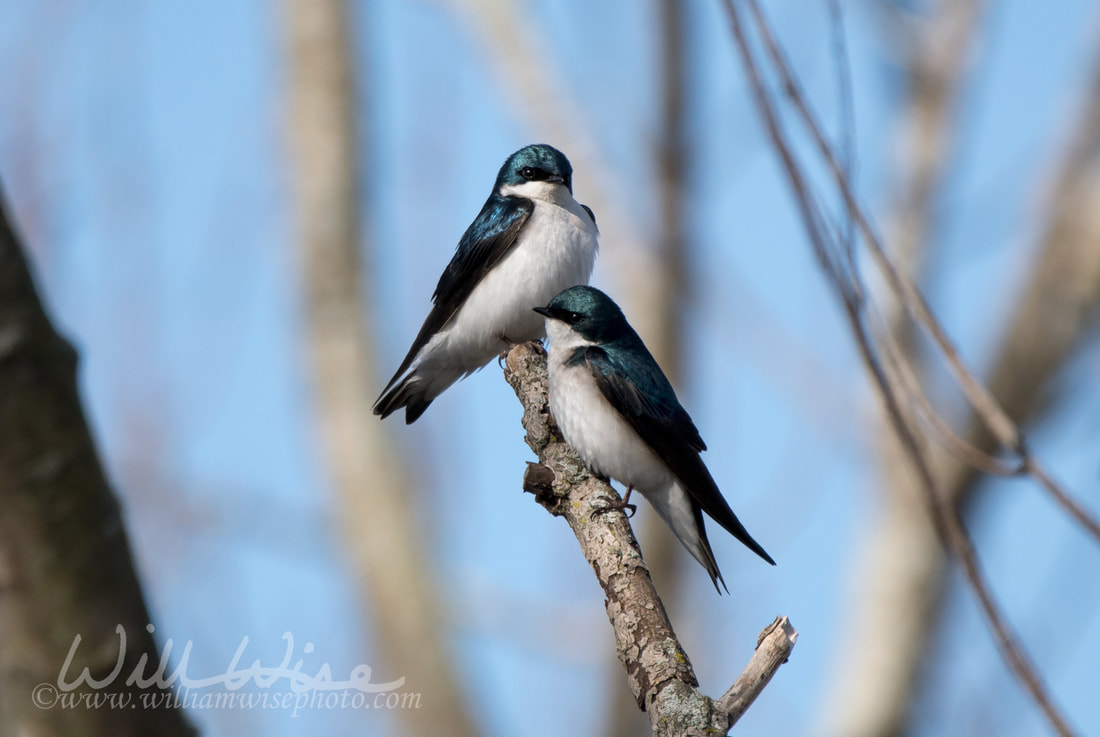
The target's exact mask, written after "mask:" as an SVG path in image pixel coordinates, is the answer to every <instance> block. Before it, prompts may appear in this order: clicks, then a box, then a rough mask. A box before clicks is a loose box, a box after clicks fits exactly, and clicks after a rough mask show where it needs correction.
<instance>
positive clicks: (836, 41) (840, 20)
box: [827, 0, 858, 262]
mask: <svg viewBox="0 0 1100 737" xmlns="http://www.w3.org/2000/svg"><path fill="white" fill-rule="evenodd" d="M827 4H828V6H829V26H830V28H831V29H832V34H831V35H830V43H831V46H832V57H833V66H834V68H835V69H836V85H837V102H838V105H837V107H838V108H839V109H840V124H839V127H840V160H841V162H842V163H843V164H844V172H845V174H847V176H848V181H850V182H852V184H853V185H854V184H855V182H856V170H857V169H858V166H857V162H856V111H855V107H856V105H855V95H854V94H853V93H852V65H851V63H850V62H849V59H848V34H847V33H846V32H845V30H844V12H843V11H842V10H841V7H840V0H828V3H827ZM843 242H844V250H845V251H847V253H848V260H849V261H850V262H854V261H855V250H856V226H855V223H854V222H853V221H852V218H850V217H849V218H846V219H845V222H844V241H843Z"/></svg>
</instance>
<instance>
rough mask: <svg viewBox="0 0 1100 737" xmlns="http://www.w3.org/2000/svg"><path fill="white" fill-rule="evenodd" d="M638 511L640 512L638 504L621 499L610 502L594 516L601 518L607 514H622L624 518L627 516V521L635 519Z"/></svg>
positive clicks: (595, 512) (594, 513)
mask: <svg viewBox="0 0 1100 737" xmlns="http://www.w3.org/2000/svg"><path fill="white" fill-rule="evenodd" d="M624 510H626V511H624ZM627 511H629V512H630V514H627ZM637 511H638V505H637V504H631V503H630V502H628V501H627V500H625V499H620V500H619V501H615V502H608V503H607V504H606V505H605V506H602V507H600V508H599V509H597V510H596V511H594V512H593V513H592V514H593V515H594V516H599V515H601V514H607V513H608V512H622V513H623V516H625V517H626V518H627V519H633V517H634V515H635V513H637Z"/></svg>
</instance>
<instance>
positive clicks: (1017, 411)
mask: <svg viewBox="0 0 1100 737" xmlns="http://www.w3.org/2000/svg"><path fill="white" fill-rule="evenodd" d="M970 4H973V5H976V3H970ZM961 5H966V4H962V3H950V2H946V3H944V6H943V9H942V13H941V15H940V16H939V18H940V20H947V21H948V22H952V21H954V22H959V21H960V20H962V21H963V22H964V23H965V24H967V25H968V26H969V27H970V28H971V29H973V19H974V18H973V17H971V18H970V19H969V20H966V13H965V11H964V9H963V8H960V6H961ZM948 6H950V7H948ZM958 30H959V29H958V28H957V27H956V28H955V29H954V31H952V29H950V28H949V29H943V28H940V27H939V26H938V25H937V22H933V23H932V24H931V26H930V27H929V29H928V34H929V37H930V38H931V37H936V38H937V39H938V41H936V42H933V41H929V43H935V46H934V47H932V48H934V49H937V50H938V51H939V53H940V54H945V53H946V54H948V55H950V49H951V48H952V44H950V43H948V44H945V43H944V39H945V38H947V39H950V38H956V39H958V40H959V41H961V40H962V37H961V36H960V35H959V34H958ZM955 59H956V60H957V61H959V62H961V60H962V55H956V56H955ZM950 67H951V65H950V64H947V65H945V64H943V60H942V59H941V60H940V61H939V62H936V61H933V60H925V61H924V62H921V61H917V62H916V63H915V64H914V75H915V76H925V75H929V74H931V75H932V76H933V80H932V81H928V80H926V81H924V82H923V83H922V82H919V81H915V82H914V92H913V96H912V104H911V108H910V115H909V117H910V122H909V123H908V124H907V125H908V128H909V130H910V131H912V132H916V137H917V138H918V139H923V140H918V141H916V142H915V143H914V144H912V145H910V146H909V147H908V148H907V150H908V151H909V152H910V154H911V155H912V157H913V158H914V162H913V163H912V164H911V165H909V166H907V167H905V171H907V172H908V177H909V185H908V187H907V188H906V191H907V192H908V195H907V196H904V197H903V198H902V199H901V201H900V204H899V207H898V212H899V215H898V216H897V217H896V218H895V222H896V223H897V224H898V227H897V233H896V240H897V242H898V243H900V244H901V245H902V249H903V254H904V253H905V252H906V251H908V252H910V254H914V253H915V252H917V251H920V250H921V249H922V247H923V244H924V243H925V242H926V239H927V238H928V234H929V232H930V231H931V229H932V227H933V226H932V225H931V224H930V221H931V220H932V219H933V215H932V212H933V206H932V202H933V200H934V198H935V195H936V192H937V190H938V186H939V182H940V179H941V172H942V168H943V167H944V166H945V162H946V159H945V157H944V152H945V145H946V144H945V133H944V130H943V127H944V126H945V125H946V124H947V123H948V122H949V116H948V115H947V112H948V110H949V107H948V106H945V105H944V104H943V103H944V102H945V100H946V99H947V97H945V95H943V94H942V92H944V91H945V85H949V83H950V82H951V79H952V78H954V79H956V80H957V78H958V75H959V72H958V69H956V71H955V73H954V77H952V74H951V73H950ZM922 70H923V71H922ZM929 70H935V71H934V72H933V71H929ZM956 84H957V82H956ZM935 90H940V92H941V94H933V91H935ZM936 121H939V122H938V123H937V122H936ZM922 130H923V131H925V133H924V134H923V135H921V134H920V133H919V131H922ZM1098 198H1100V59H1098V60H1097V65H1096V67H1095V68H1094V71H1093V80H1092V83H1091V84H1090V89H1089V90H1088V99H1087V101H1086V105H1085V107H1084V109H1083V111H1082V115H1081V117H1080V119H1079V122H1078V127H1077V130H1076V131H1075V132H1074V134H1073V137H1072V140H1071V143H1070V145H1069V147H1068V150H1067V151H1065V152H1064V160H1063V166H1062V168H1061V171H1060V172H1059V173H1058V174H1057V175H1056V177H1055V183H1054V186H1053V189H1052V191H1051V192H1050V193H1049V201H1048V203H1047V210H1046V218H1047V224H1046V226H1045V228H1044V229H1043V232H1042V235H1041V240H1040V242H1039V243H1038V244H1037V247H1036V248H1035V249H1034V251H1035V262H1034V263H1035V265H1034V267H1033V269H1032V270H1031V272H1030V280H1029V281H1028V283H1027V284H1025V285H1024V286H1023V289H1022V290H1021V293H1020V297H1019V298H1018V299H1017V300H1016V302H1015V304H1016V305H1017V308H1016V311H1015V313H1014V314H1013V315H1012V318H1011V320H1010V322H1009V323H1008V325H1007V326H1006V329H1005V332H1004V337H1003V339H1002V341H1001V344H1000V346H999V348H998V349H997V352H996V358H995V360H994V363H993V369H992V371H991V373H990V375H989V378H988V380H987V381H988V386H989V387H990V389H991V391H992V392H993V395H994V396H996V397H997V399H998V400H999V401H1000V402H1001V404H1002V406H1003V407H1004V409H1005V410H1006V411H1007V412H1008V414H1009V415H1010V416H1011V417H1013V418H1014V419H1015V420H1016V421H1017V422H1019V423H1025V422H1029V421H1030V422H1033V421H1035V420H1037V419H1038V418H1039V417H1040V415H1041V413H1042V411H1043V410H1044V405H1043V402H1042V400H1041V397H1043V396H1044V392H1043V389H1044V387H1045V386H1046V385H1047V383H1048V382H1049V381H1050V380H1052V379H1053V378H1054V377H1055V376H1056V375H1057V374H1058V372H1059V371H1060V370H1061V367H1062V366H1063V365H1064V364H1065V362H1066V361H1067V360H1068V359H1069V358H1070V357H1071V356H1072V354H1073V351H1074V348H1075V346H1076V345H1077V343H1078V341H1079V339H1080V338H1081V336H1082V334H1083V332H1084V331H1085V329H1086V327H1088V325H1089V322H1088V320H1087V317H1088V316H1089V314H1090V312H1092V311H1094V310H1095V309H1096V307H1097V305H1098V304H1100V211H1098V209H1097V208H1096V202H1098V201H1100V199H1098ZM904 260H906V261H908V262H909V263H910V265H912V264H915V263H919V262H920V257H919V256H916V255H909V256H907V257H905V258H904ZM894 323H895V335H897V336H898V337H899V340H900V342H901V344H902V346H903V347H904V348H905V349H906V351H907V354H908V358H909V361H910V362H911V364H912V365H913V366H914V367H915V368H916V369H917V371H918V373H924V374H925V375H927V373H928V371H927V367H926V368H925V370H924V371H921V367H920V365H919V359H918V358H917V356H916V350H915V348H914V346H913V341H912V339H911V338H910V335H909V331H910V328H908V327H904V326H903V325H904V323H903V319H902V317H901V316H896V317H895V320H894ZM964 437H966V438H967V440H968V441H969V442H971V443H972V444H974V445H977V446H978V447H980V448H983V449H984V450H986V451H988V452H992V451H994V450H995V448H994V447H993V442H992V439H991V437H990V436H989V435H988V433H987V432H986V431H985V428H984V426H982V425H979V424H978V423H976V422H975V421H974V420H973V419H970V420H969V427H968V429H967V431H966V432H965V433H964ZM883 454H884V456H883V457H884V461H883V468H884V469H885V473H886V475H887V478H886V481H887V487H888V489H889V493H888V494H887V495H886V497H885V499H884V504H885V508H884V510H883V512H882V513H881V515H882V516H881V520H880V522H879V524H878V526H877V528H876V529H875V530H873V531H872V533H871V537H870V539H869V540H867V541H866V543H865V545H864V551H863V552H862V554H861V556H860V559H861V563H860V564H859V566H860V580H861V586H860V590H859V592H858V593H857V600H856V601H855V602H854V603H853V605H852V607H851V611H852V613H853V617H852V620H851V623H850V624H851V632H850V634H849V636H848V638H847V642H848V646H847V647H843V648H842V649H841V652H843V658H844V663H843V664H842V665H841V667H840V668H839V669H838V670H839V672H840V673H841V677H840V678H838V679H837V682H836V685H835V688H834V696H833V697H832V698H830V699H829V700H828V702H829V703H830V704H833V705H834V706H833V707H832V709H831V712H830V713H829V714H828V715H827V719H826V724H827V730H826V733H827V734H829V735H844V736H845V737H892V736H894V735H900V734H904V733H905V732H907V731H908V729H909V720H910V718H911V716H912V715H911V713H910V707H911V704H912V702H913V698H914V694H915V693H916V692H917V687H918V683H919V679H920V676H921V674H922V673H928V672H929V671H930V665H931V663H930V658H931V657H932V656H933V655H934V652H933V649H932V640H933V638H934V636H935V633H936V632H937V631H938V628H939V626H940V623H941V621H942V616H941V615H942V610H943V606H944V601H945V594H946V591H947V585H948V577H949V574H950V570H951V566H950V561H949V560H948V559H947V556H946V555H945V553H944V551H943V548H942V546H941V545H940V543H939V540H938V539H937V537H936V535H935V534H934V533H933V531H932V528H931V527H930V526H929V525H927V524H924V523H923V513H922V510H921V503H920V501H919V498H918V496H917V492H916V489H915V487H914V484H915V483H916V482H915V480H914V479H912V478H910V477H909V475H908V473H905V472H900V471H901V469H905V468H906V466H905V464H904V463H901V462H899V461H898V458H899V452H898V449H897V447H896V445H895V444H892V443H887V444H886V445H885V446H884V448H883ZM932 458H933V461H934V470H935V472H936V475H937V477H938V478H939V479H941V480H942V488H943V489H944V490H945V493H946V495H947V497H948V498H949V499H950V500H951V501H952V503H954V504H956V505H958V506H960V507H969V506H972V503H973V501H974V498H975V496H976V494H975V492H976V491H978V490H979V489H980V482H981V481H982V478H983V476H982V474H980V473H978V472H976V471H975V470H974V469H973V468H971V467H970V466H968V465H966V464H964V463H962V462H960V461H959V460H958V459H956V458H955V457H953V456H951V455H949V454H948V453H946V452H945V451H943V449H942V448H936V449H935V452H934V453H933V454H932ZM918 521H919V522H920V523H919V524H918ZM883 626H885V627H886V628H887V630H888V632H884V631H882V628H883ZM853 694H858V698H851V696H852V695H853ZM841 695H843V696H844V698H843V699H839V697H840V696H841ZM838 699H839V700H838Z"/></svg>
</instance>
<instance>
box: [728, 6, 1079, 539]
mask: <svg viewBox="0 0 1100 737" xmlns="http://www.w3.org/2000/svg"><path fill="white" fill-rule="evenodd" d="M729 2H730V0H726V4H727V6H729ZM747 4H748V6H749V8H750V9H751V10H752V13H753V17H754V19H755V21H756V26H757V29H758V30H759V33H760V35H761V37H762V38H763V39H764V43H765V47H766V48H767V50H768V54H769V56H770V58H771V60H772V63H773V64H774V66H775V69H776V71H777V72H778V73H779V75H780V79H781V80H782V82H783V86H784V88H785V90H786V92H787V96H788V99H790V101H791V102H792V104H793V105H794V108H795V110H796V111H797V112H798V113H799V117H800V118H801V120H802V121H803V123H804V125H805V126H806V128H807V130H808V131H809V132H810V134H811V136H812V138H813V139H814V142H815V143H816V145H817V147H818V150H819V152H820V153H821V156H822V157H823V158H824V159H825V161H826V163H827V164H828V167H829V169H830V171H831V173H832V175H833V178H834V181H835V182H836V184H837V186H838V188H839V189H840V191H841V194H842V195H843V197H844V202H845V207H846V208H847V210H848V212H849V213H850V214H851V216H852V217H853V218H855V221H856V223H857V224H858V225H859V228H860V231H861V233H862V234H863V239H864V242H865V243H866V244H867V246H868V248H869V250H870V252H871V255H872V256H873V258H874V260H875V263H876V265H877V266H878V268H879V270H880V272H881V273H882V274H883V275H884V276H885V277H886V280H887V283H888V285H889V286H890V289H891V290H892V291H893V293H894V296H895V298H896V299H898V300H899V301H900V303H901V304H902V305H903V306H904V308H905V310H906V311H907V312H908V313H909V314H910V316H911V317H912V318H913V319H914V320H915V321H916V322H917V324H919V325H921V326H922V327H924V328H925V329H926V330H927V331H928V333H929V334H930V335H931V336H932V338H933V339H934V340H935V342H936V344H937V346H938V347H939V349H940V353H941V355H942V357H943V358H944V359H945V360H946V362H947V364H948V366H949V367H950V369H951V372H952V374H953V375H954V377H955V380H956V382H957V384H958V386H959V388H960V389H962V391H963V393H964V394H965V395H966V398H967V400H968V401H969V402H970V406H971V408H972V409H973V410H974V413H975V414H976V415H977V416H978V417H979V418H980V419H981V420H982V421H983V422H984V423H985V425H986V427H987V428H989V430H990V432H992V433H993V436H994V437H995V438H996V439H997V441H998V442H999V443H1000V444H1001V445H1002V446H1003V447H1004V449H1005V450H1007V451H1008V452H1011V453H1014V454H1016V455H1017V456H1018V457H1019V458H1020V459H1021V460H1022V461H1023V463H1024V464H1025V465H1026V466H1027V467H1028V469H1029V471H1030V469H1031V468H1032V467H1037V466H1038V460H1037V459H1033V458H1032V452H1031V450H1030V448H1029V446H1028V444H1027V443H1026V441H1025V438H1024V433H1023V430H1022V429H1021V428H1020V427H1019V426H1018V425H1017V424H1016V423H1015V422H1013V421H1012V419H1011V418H1010V417H1009V416H1008V415H1007V414H1006V413H1005V411H1004V409H1003V408H1002V407H1001V405H1000V403H998V402H997V400H996V398H994V396H993V395H992V394H991V393H990V391H989V390H988V389H987V388H986V387H985V385H984V384H982V382H981V381H979V380H978V378H977V377H976V376H975V375H974V374H973V373H972V372H971V371H970V369H969V368H967V367H966V365H965V364H964V363H963V360H962V357H961V356H960V354H959V352H958V349H957V348H956V347H955V345H954V342H953V341H952V340H951V338H950V337H949V336H948V335H947V331H946V330H945V329H944V327H943V325H942V324H941V323H940V321H939V319H938V318H937V317H936V316H935V314H934V313H933V312H932V309H931V307H930V306H929V305H928V302H927V301H926V300H925V298H924V295H923V294H921V292H920V289H919V288H918V287H917V285H916V284H915V283H914V282H913V280H912V278H910V277H909V276H908V275H907V274H905V273H904V272H902V271H900V270H899V269H898V268H897V267H896V266H895V265H894V263H893V261H892V260H891V259H890V257H889V256H887V255H886V251H885V249H884V248H883V246H882V242H881V240H880V239H879V237H878V236H877V234H876V233H875V231H874V229H873V228H872V227H871V225H870V222H869V220H868V219H867V216H866V214H865V213H864V211H863V208H862V207H861V206H860V204H859V202H858V201H857V200H856V198H855V195H854V194H853V192H852V188H851V185H850V183H849V182H848V180H847V178H846V177H845V176H844V171H843V169H842V168H841V166H840V164H839V163H838V161H837V158H836V155H835V154H834V153H833V150H832V146H831V145H830V144H829V142H828V141H827V140H826V138H825V135H824V133H823V132H822V129H821V127H820V126H819V125H818V123H817V119H816V117H815V116H814V114H813V112H812V111H811V110H810V109H809V105H808V103H807V102H806V98H805V96H804V95H803V94H802V92H801V86H800V85H799V83H798V81H797V79H796V78H795V77H794V74H793V72H792V71H791V68H790V66H789V65H788V64H787V62H786V58H785V55H784V54H783V52H782V50H781V49H780V48H779V46H778V44H777V42H776V40H775V36H774V34H773V33H772V31H771V27H770V26H769V25H768V23H767V21H766V19H765V18H764V16H763V13H762V12H761V11H760V7H759V6H758V5H757V3H756V1H755V0H747ZM733 12H736V11H733ZM1047 479H1048V481H1049V484H1046V483H1042V484H1040V485H1041V486H1042V487H1043V488H1044V489H1045V490H1046V491H1048V492H1049V493H1050V494H1051V495H1052V497H1053V498H1054V499H1055V501H1056V502H1057V503H1058V505H1059V506H1061V507H1062V508H1063V509H1065V510H1066V511H1067V512H1068V513H1069V514H1070V515H1071V516H1072V517H1073V518H1074V519H1076V520H1077V522H1078V523H1080V524H1081V525H1082V526H1083V527H1084V528H1085V529H1086V530H1088V532H1089V533H1090V534H1091V535H1093V537H1095V538H1096V540H1097V542H1100V521H1098V520H1097V519H1096V518H1095V517H1094V516H1093V515H1092V514H1091V513H1089V512H1088V511H1087V510H1086V509H1085V508H1084V507H1083V506H1082V505H1081V504H1080V503H1078V502H1077V501H1076V500H1074V499H1073V498H1072V497H1071V496H1070V495H1069V493H1068V492H1066V491H1065V490H1064V489H1063V488H1061V486H1060V485H1058V484H1056V483H1055V482H1054V481H1053V480H1052V479H1050V478H1049V476H1048V477H1047Z"/></svg>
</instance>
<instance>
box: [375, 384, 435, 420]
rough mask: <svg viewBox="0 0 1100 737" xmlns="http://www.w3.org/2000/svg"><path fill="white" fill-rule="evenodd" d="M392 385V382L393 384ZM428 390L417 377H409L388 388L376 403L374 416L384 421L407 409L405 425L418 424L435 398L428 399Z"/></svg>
mask: <svg viewBox="0 0 1100 737" xmlns="http://www.w3.org/2000/svg"><path fill="white" fill-rule="evenodd" d="M391 383H392V382H391ZM426 394H427V392H426V388H425V387H424V386H423V382H421V381H420V380H419V379H418V378H417V377H416V376H407V377H406V378H404V379H403V380H401V381H400V382H399V383H398V384H397V385H396V386H390V387H387V389H386V391H384V392H383V393H382V396H380V397H378V400H377V401H375V403H374V409H373V412H374V414H376V415H378V416H379V417H381V418H382V419H383V420H384V419H386V418H387V417H389V416H390V415H391V414H393V413H394V412H396V411H397V410H399V409H401V408H402V407H404V408H405V424H406V425H411V424H412V423H414V422H416V420H417V418H419V417H420V415H422V414H424V410H426V409H428V405H430V404H431V403H432V400H433V399H435V397H434V396H433V397H428V396H427V395H426Z"/></svg>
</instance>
